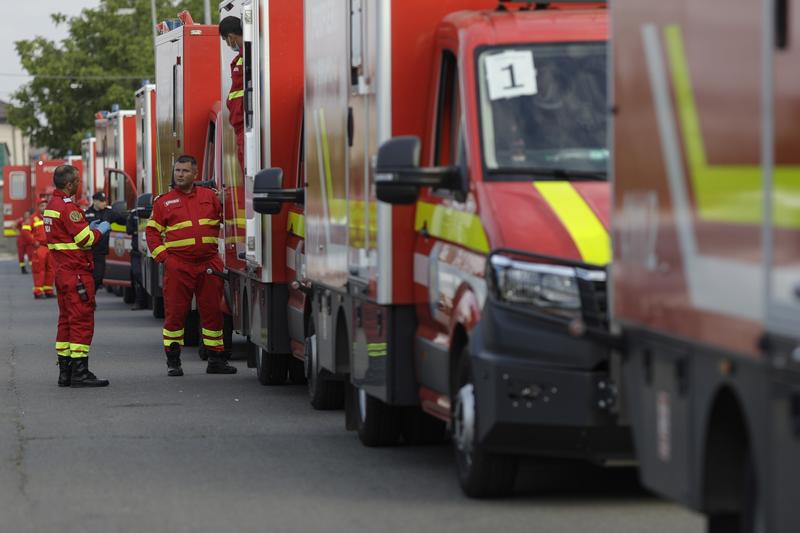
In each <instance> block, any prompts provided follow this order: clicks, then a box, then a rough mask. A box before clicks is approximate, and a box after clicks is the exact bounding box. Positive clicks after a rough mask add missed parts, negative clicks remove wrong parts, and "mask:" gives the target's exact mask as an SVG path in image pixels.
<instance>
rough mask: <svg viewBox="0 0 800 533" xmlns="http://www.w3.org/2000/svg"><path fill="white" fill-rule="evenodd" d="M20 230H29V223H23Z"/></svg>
mask: <svg viewBox="0 0 800 533" xmlns="http://www.w3.org/2000/svg"><path fill="white" fill-rule="evenodd" d="M22 230H23V231H30V230H31V227H30V225H28V224H23V225H22Z"/></svg>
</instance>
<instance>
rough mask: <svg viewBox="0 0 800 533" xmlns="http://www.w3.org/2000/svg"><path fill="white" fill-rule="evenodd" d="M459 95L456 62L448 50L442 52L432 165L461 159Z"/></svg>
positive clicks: (444, 164)
mask: <svg viewBox="0 0 800 533" xmlns="http://www.w3.org/2000/svg"><path fill="white" fill-rule="evenodd" d="M460 135H461V97H460V94H459V91H458V62H457V61H456V56H455V54H453V53H452V52H451V51H449V50H445V51H444V52H443V54H442V70H441V73H440V75H439V90H438V97H437V104H436V145H435V148H434V165H437V166H446V165H454V164H456V163H458V162H459V161H460V159H461V153H460V150H459V139H460Z"/></svg>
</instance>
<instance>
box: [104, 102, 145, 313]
mask: <svg viewBox="0 0 800 533" xmlns="http://www.w3.org/2000/svg"><path fill="white" fill-rule="evenodd" d="M95 137H96V145H95V148H96V153H97V160H98V165H97V166H98V170H99V171H101V172H102V174H101V175H102V176H103V188H102V190H103V191H105V193H106V195H107V197H108V204H109V205H110V206H111V207H112V209H114V210H115V211H116V212H117V213H119V214H121V213H124V212H125V211H127V210H129V209H133V206H134V204H135V202H136V183H135V182H134V181H133V178H134V176H136V114H135V112H134V111H132V110H118V111H112V112H110V113H106V112H101V113H98V116H97V118H96V120H95ZM95 179H100V176H95ZM130 250H131V238H130V236H129V235H128V234H127V233H125V224H123V223H122V222H115V223H113V224H112V225H111V231H110V232H109V253H108V257H107V259H106V274H105V278H103V285H106V286H108V287H118V289H117V291H118V292H124V296H125V300H126V302H128V301H130V300H131V298H132V291H131V276H130V267H131V257H130ZM123 289H127V290H126V291H123Z"/></svg>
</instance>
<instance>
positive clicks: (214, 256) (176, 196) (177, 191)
mask: <svg viewBox="0 0 800 533" xmlns="http://www.w3.org/2000/svg"><path fill="white" fill-rule="evenodd" d="M196 177H197V161H196V160H195V158H194V157H192V156H188V155H182V156H180V157H179V158H178V160H177V161H176V162H175V167H174V170H173V182H174V187H173V189H172V190H171V191H169V192H168V193H165V194H162V195H161V196H159V197H158V198H156V200H155V202H153V214H152V216H151V217H150V221H149V222H148V223H147V231H146V236H147V246H148V247H149V248H150V253H151V254H152V255H153V259H155V261H156V262H158V263H164V330H163V332H162V333H163V338H164V351H165V352H166V355H167V375H169V376H182V375H183V369H181V346H183V337H184V326H185V324H186V315H187V314H188V313H189V311H190V310H191V307H192V297H193V296H196V297H197V307H198V311H199V312H200V321H201V326H202V338H203V345H204V346H205V349H206V352H207V353H208V367H207V368H206V372H207V373H208V374H235V373H236V368H235V367H233V366H230V365H229V364H228V363H227V361H226V356H225V345H224V342H223V336H222V327H223V326H222V325H223V318H222V307H221V303H222V290H223V287H222V279H221V278H220V277H218V276H215V275H212V274H207V273H206V269H209V268H210V269H212V270H215V271H217V272H219V271H221V270H222V269H223V265H222V260H221V259H220V258H219V255H218V252H219V248H218V240H219V228H220V221H221V219H222V204H221V203H220V201H219V199H218V198H217V195H216V193H215V192H214V191H213V190H211V189H209V188H207V187H195V186H194V181H195V178H196Z"/></svg>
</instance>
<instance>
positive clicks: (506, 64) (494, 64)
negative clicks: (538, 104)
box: [486, 50, 538, 100]
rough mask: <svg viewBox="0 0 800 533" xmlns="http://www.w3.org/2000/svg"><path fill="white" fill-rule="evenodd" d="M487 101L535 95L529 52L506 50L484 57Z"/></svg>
mask: <svg viewBox="0 0 800 533" xmlns="http://www.w3.org/2000/svg"><path fill="white" fill-rule="evenodd" d="M486 80H487V81H488V83H489V99H490V100H499V99H501V98H516V97H517V96H526V95H527V96H531V95H534V94H536V93H537V91H538V87H537V86H536V67H535V66H534V64H533V52H532V51H530V50H507V51H505V52H502V53H500V54H494V55H489V56H486Z"/></svg>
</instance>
